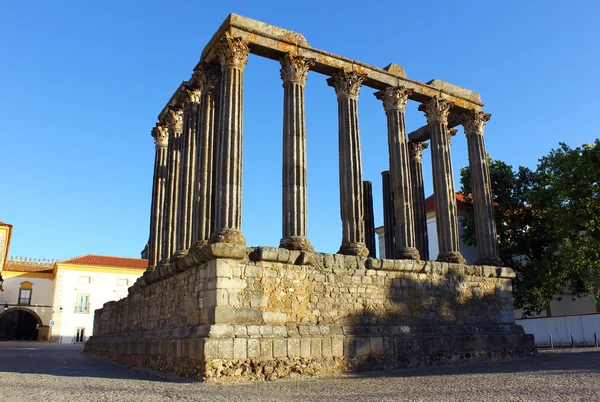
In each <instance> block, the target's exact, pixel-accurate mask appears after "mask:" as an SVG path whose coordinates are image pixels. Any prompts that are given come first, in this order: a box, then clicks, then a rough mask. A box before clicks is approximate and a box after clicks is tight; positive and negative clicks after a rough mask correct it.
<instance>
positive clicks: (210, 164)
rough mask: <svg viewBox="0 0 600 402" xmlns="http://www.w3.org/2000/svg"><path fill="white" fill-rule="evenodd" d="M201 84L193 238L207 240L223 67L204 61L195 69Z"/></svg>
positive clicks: (211, 217) (211, 215)
mask: <svg viewBox="0 0 600 402" xmlns="http://www.w3.org/2000/svg"><path fill="white" fill-rule="evenodd" d="M195 77H196V79H197V80H198V83H197V84H198V85H199V86H200V87H202V88H203V89H202V98H201V100H200V108H199V114H198V124H199V127H198V147H197V152H198V154H197V157H196V159H197V162H196V168H197V172H196V183H197V186H196V188H197V193H196V194H197V198H196V208H195V215H194V238H193V239H192V240H193V241H200V242H207V241H208V239H209V238H210V235H211V234H212V232H213V231H214V230H215V228H214V223H213V220H214V218H213V211H214V196H213V195H214V194H215V192H214V189H215V174H216V169H215V155H216V152H217V151H216V149H217V144H216V141H214V139H215V134H216V125H217V124H216V123H217V119H218V114H217V99H218V92H219V80H220V77H221V69H220V67H219V66H218V65H216V64H206V63H204V64H202V66H201V67H200V68H198V69H196V71H195Z"/></svg>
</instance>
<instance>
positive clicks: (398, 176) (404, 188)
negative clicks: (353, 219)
mask: <svg viewBox="0 0 600 402" xmlns="http://www.w3.org/2000/svg"><path fill="white" fill-rule="evenodd" d="M411 93H412V90H411V89H407V88H404V87H388V88H386V89H384V90H382V91H379V92H377V93H375V96H376V97H377V99H380V100H382V101H383V108H384V110H385V114H386V116H387V126H388V127H387V128H388V149H389V158H390V180H391V184H392V192H393V193H394V216H395V218H396V228H395V230H396V235H395V240H396V249H395V250H394V258H396V259H401V260H418V259H419V251H418V250H417V248H416V247H415V221H414V216H413V207H412V189H411V183H410V168H409V163H408V149H407V146H406V127H405V124H404V112H405V110H406V102H407V101H408V97H409V95H410V94H411Z"/></svg>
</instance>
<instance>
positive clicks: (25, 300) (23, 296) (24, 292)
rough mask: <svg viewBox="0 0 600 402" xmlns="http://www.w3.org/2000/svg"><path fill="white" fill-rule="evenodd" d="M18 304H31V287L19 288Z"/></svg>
mask: <svg viewBox="0 0 600 402" xmlns="http://www.w3.org/2000/svg"><path fill="white" fill-rule="evenodd" d="M19 304H21V305H26V306H28V305H30V304H31V289H19Z"/></svg>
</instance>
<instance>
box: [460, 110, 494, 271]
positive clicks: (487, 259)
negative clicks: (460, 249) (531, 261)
mask: <svg viewBox="0 0 600 402" xmlns="http://www.w3.org/2000/svg"><path fill="white" fill-rule="evenodd" d="M461 119H462V123H463V127H464V129H465V134H466V136H467V146H468V150H469V168H470V170H471V188H472V191H473V194H472V197H473V210H474V213H475V235H476V237H477V250H478V258H477V261H476V264H482V265H483V264H485V265H501V261H500V259H499V258H498V240H497V238H496V220H495V218H494V200H493V196H492V185H491V180H490V167H489V163H488V159H487V153H486V152H485V142H484V139H483V131H484V128H485V123H486V122H487V121H488V120H489V119H490V115H489V114H487V113H483V112H475V111H474V112H470V113H466V114H464V115H463V116H461Z"/></svg>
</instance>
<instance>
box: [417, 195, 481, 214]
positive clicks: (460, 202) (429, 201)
mask: <svg viewBox="0 0 600 402" xmlns="http://www.w3.org/2000/svg"><path fill="white" fill-rule="evenodd" d="M456 207H457V208H458V210H459V211H468V210H470V209H471V208H470V206H469V204H467V203H466V202H465V196H464V195H462V193H456ZM434 211H435V200H434V199H433V194H431V195H430V196H429V197H427V198H426V199H425V212H426V213H429V212H434Z"/></svg>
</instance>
